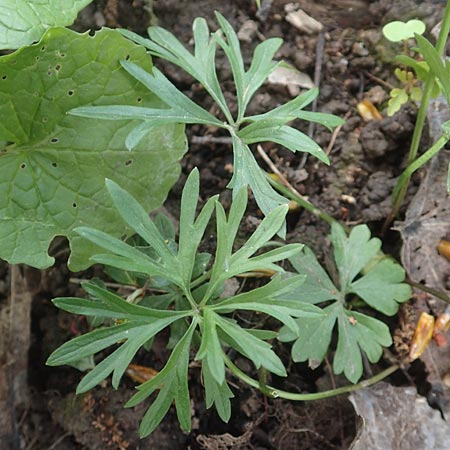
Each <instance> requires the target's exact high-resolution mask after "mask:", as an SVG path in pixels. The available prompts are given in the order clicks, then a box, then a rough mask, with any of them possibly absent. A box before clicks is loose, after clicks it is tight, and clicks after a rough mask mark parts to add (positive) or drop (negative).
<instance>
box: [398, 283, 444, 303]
mask: <svg viewBox="0 0 450 450" xmlns="http://www.w3.org/2000/svg"><path fill="white" fill-rule="evenodd" d="M405 281H406V282H407V283H408V284H409V285H410V286H412V287H415V288H416V289H419V290H421V291H423V292H426V293H427V294H431V295H434V296H435V297H436V298H439V299H440V300H442V301H444V302H445V303H448V304H450V297H449V296H448V295H446V294H445V293H444V292H442V291H438V290H437V289H433V288H430V287H428V286H424V285H423V284H421V283H416V282H415V281H412V280H410V279H409V278H407V279H406V280H405Z"/></svg>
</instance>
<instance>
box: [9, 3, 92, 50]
mask: <svg viewBox="0 0 450 450" xmlns="http://www.w3.org/2000/svg"><path fill="white" fill-rule="evenodd" d="M91 1H92V0H39V1H36V0H33V1H30V0H2V1H1V2H0V17H1V20H0V48H1V49H4V48H9V49H13V48H19V47H22V46H23V45H28V44H31V43H32V42H33V41H38V40H39V39H40V38H41V36H42V35H43V34H44V32H45V30H46V29H47V28H49V27H52V26H67V25H71V24H72V23H73V21H74V20H75V18H76V17H77V14H78V11H80V10H81V9H82V8H84V7H85V6H86V5H87V4H89V3H91Z"/></svg>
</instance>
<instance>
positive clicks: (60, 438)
mask: <svg viewBox="0 0 450 450" xmlns="http://www.w3.org/2000/svg"><path fill="white" fill-rule="evenodd" d="M71 434H72V433H70V432H67V433H64V434H63V435H62V436H60V437H59V438H58V439H56V441H55V442H53V444H52V445H50V447H48V448H47V450H53V449H55V448H57V447H56V446H57V445H58V444H60V443H61V442H62V441H63V440H64V439H65V438H66V437H68V436H70V435H71Z"/></svg>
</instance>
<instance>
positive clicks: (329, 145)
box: [325, 111, 352, 155]
mask: <svg viewBox="0 0 450 450" xmlns="http://www.w3.org/2000/svg"><path fill="white" fill-rule="evenodd" d="M351 114H352V112H351V111H347V112H346V113H345V116H344V120H347V119H348V118H349V117H350V116H351ZM343 126H344V124H342V125H339V126H337V127H336V128H335V129H334V131H333V134H332V135H331V139H330V142H329V143H328V147H327V148H326V150H325V153H326V154H327V155H329V154H330V153H331V150H332V149H333V146H334V143H335V142H336V139H337V137H338V134H339V132H340V131H341V130H342V127H343Z"/></svg>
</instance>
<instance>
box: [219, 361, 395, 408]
mask: <svg viewBox="0 0 450 450" xmlns="http://www.w3.org/2000/svg"><path fill="white" fill-rule="evenodd" d="M224 359H225V364H226V365H227V367H228V368H229V369H230V370H231V372H232V373H233V375H235V376H236V377H237V378H239V379H241V380H242V381H244V382H245V383H247V384H248V385H249V386H252V387H254V388H255V389H258V390H259V391H261V392H262V393H263V394H264V395H266V396H268V397H271V398H285V399H287V400H294V401H300V402H303V401H310V400H321V399H323V398H328V397H335V396H336V395H340V394H345V393H347V392H352V391H357V390H359V389H362V388H366V387H369V386H372V385H373V384H376V383H378V382H379V381H381V380H383V379H384V378H386V377H388V376H389V375H391V374H393V373H394V372H395V371H396V370H398V369H399V366H398V365H397V364H394V365H392V366H390V367H388V368H387V369H385V370H383V371H382V372H380V373H379V374H377V375H375V376H373V377H371V378H368V379H367V380H364V381H361V382H359V383H356V384H351V385H347V386H342V387H339V388H336V389H330V390H329V391H323V392H315V393H310V394H299V393H296V392H287V391H282V390H280V389H277V388H274V387H271V386H267V385H261V384H260V381H257V380H255V379H253V378H251V377H249V376H248V375H247V374H245V373H244V372H242V370H241V369H239V367H237V366H236V365H235V364H233V362H231V360H230V359H229V358H228V357H227V356H226V355H224Z"/></svg>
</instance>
